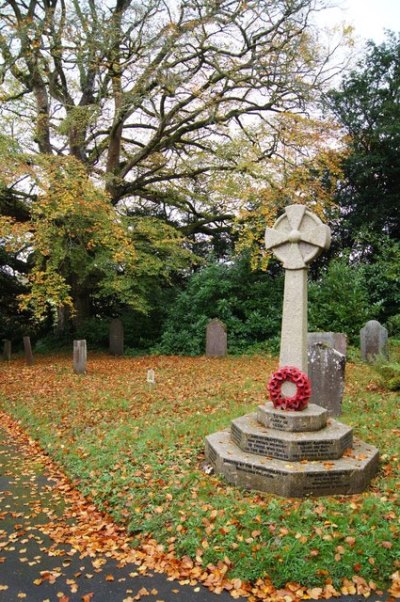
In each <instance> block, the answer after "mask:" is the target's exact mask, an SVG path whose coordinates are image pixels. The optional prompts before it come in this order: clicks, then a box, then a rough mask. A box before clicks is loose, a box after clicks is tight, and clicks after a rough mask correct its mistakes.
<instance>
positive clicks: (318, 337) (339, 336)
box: [307, 332, 347, 355]
mask: <svg viewBox="0 0 400 602" xmlns="http://www.w3.org/2000/svg"><path fill="white" fill-rule="evenodd" d="M307 340H308V348H310V347H311V346H312V345H315V344H316V343H324V344H325V345H328V346H329V347H333V349H336V351H339V353H341V354H342V355H346V354H347V336H346V335H345V334H344V333H343V332H309V333H308V337H307Z"/></svg>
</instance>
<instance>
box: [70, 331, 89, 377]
mask: <svg viewBox="0 0 400 602" xmlns="http://www.w3.org/2000/svg"><path fill="white" fill-rule="evenodd" d="M86 359H87V348H86V341H85V339H82V340H80V341H74V353H73V365H74V372H75V374H85V372H86Z"/></svg>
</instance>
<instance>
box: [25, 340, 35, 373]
mask: <svg viewBox="0 0 400 602" xmlns="http://www.w3.org/2000/svg"><path fill="white" fill-rule="evenodd" d="M23 342H24V351H25V360H26V363H27V364H28V366H31V365H32V364H33V353H32V345H31V339H30V337H23Z"/></svg>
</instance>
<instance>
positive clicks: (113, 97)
mask: <svg viewBox="0 0 400 602" xmlns="http://www.w3.org/2000/svg"><path fill="white" fill-rule="evenodd" d="M322 5H323V1H322V0H321V1H318V0H247V1H243V0H179V1H176V2H175V1H174V2H172V1H169V0H143V1H142V2H140V3H139V2H136V1H134V0H107V1H100V0H85V1H78V0H7V1H6V2H1V3H0V19H1V24H2V25H1V30H0V57H1V65H0V75H1V97H2V107H1V122H2V130H3V132H4V133H6V134H8V135H9V136H10V137H11V138H14V139H16V140H18V141H19V144H20V147H21V148H22V149H23V150H24V151H25V153H26V154H25V159H24V160H25V163H26V165H27V166H28V167H31V166H32V165H33V164H35V154H37V155H40V157H41V159H40V161H39V162H38V165H39V168H40V169H41V170H42V172H43V169H44V167H43V166H44V162H43V161H44V160H46V158H47V160H48V164H47V169H49V170H50V171H51V173H53V169H54V165H55V164H57V166H58V167H57V169H59V166H60V163H59V161H60V159H61V160H62V158H63V157H65V158H68V160H69V161H76V162H78V163H79V164H81V165H82V166H83V169H84V170H85V173H86V174H87V177H88V182H89V178H90V180H91V183H90V184H88V188H87V191H89V192H88V194H87V195H86V198H87V197H90V198H91V197H92V196H93V195H92V189H91V186H92V185H95V186H97V187H101V188H102V189H103V190H104V191H105V193H106V195H107V198H108V200H109V203H110V205H111V206H113V207H114V208H115V210H116V212H117V213H116V215H118V216H123V217H129V216H131V217H132V216H133V217H138V216H139V217H143V216H152V217H153V218H158V219H161V220H163V222H164V223H167V224H169V225H171V226H173V227H176V228H178V229H179V231H180V232H181V233H182V234H183V235H190V236H195V235H197V234H200V235H207V236H209V235H212V234H215V233H218V232H220V231H223V230H226V229H227V228H229V226H230V220H231V219H232V215H233V213H234V211H232V207H231V205H230V203H229V199H228V200H226V201H224V200H222V201H221V199H220V200H219V202H218V203H213V202H211V201H210V200H209V199H207V195H205V194H198V190H199V189H201V184H202V182H203V181H204V178H205V177H208V176H211V175H212V176H213V178H214V181H215V178H216V177H221V178H223V177H224V174H230V173H235V174H238V173H239V174H240V172H241V170H243V169H245V168H243V165H242V163H241V153H240V148H238V149H237V152H228V153H227V152H224V147H225V144H226V143H231V142H232V140H234V139H235V138H236V137H237V133H238V132H240V133H241V135H242V136H243V137H244V139H246V140H247V141H248V142H249V143H250V144H252V145H254V148H255V149H256V152H257V157H256V159H255V160H256V161H258V162H262V161H263V160H266V159H268V158H270V157H273V156H274V154H275V153H276V149H277V145H278V142H279V136H280V129H279V127H276V120H275V117H276V116H277V115H281V114H293V113H302V112H305V111H306V109H307V107H309V106H310V104H311V103H312V102H315V100H316V99H317V97H318V93H319V92H318V91H319V87H320V85H321V83H322V82H323V81H324V79H325V78H326V76H327V72H326V68H327V61H328V57H327V54H326V53H325V52H322V51H321V49H320V48H319V47H318V45H317V43H316V40H315V38H314V35H313V30H312V28H311V26H310V15H311V14H312V12H313V11H314V9H316V8H321V7H322ZM328 71H329V68H328ZM259 126H262V128H263V131H264V132H268V135H265V136H263V137H262V138H258V137H257V135H256V132H257V128H258V127H259ZM231 148H235V145H233V146H232V145H231ZM55 162H56V163H55ZM68 165H72V163H68ZM75 165H76V164H75ZM49 166H50V167H49ZM66 171H68V169H66V170H64V172H63V173H64V175H65V172H66ZM80 173H81V172H80ZM63 177H64V176H63ZM93 183H94V184H93ZM30 186H31V185H30V184H28V181H27V179H26V178H25V177H22V176H21V175H20V176H18V177H16V178H15V180H14V181H12V182H11V181H10V180H9V179H8V180H7V182H6V184H4V185H3V188H2V191H1V199H0V200H1V213H2V214H3V215H6V216H10V217H12V218H14V219H16V220H17V221H19V222H20V223H23V222H25V221H28V220H31V219H32V214H34V211H33V208H34V207H35V204H36V203H37V199H38V194H40V191H38V188H37V182H36V184H32V186H31V187H30ZM67 188H68V185H67ZM82 189H85V186H84V184H82ZM75 194H77V193H76V191H75ZM45 196H46V195H45ZM50 196H51V195H50ZM46 198H50V197H49V195H48V194H47V197H46ZM51 198H52V199H53V201H54V195H52V196H51ZM78 200H79V199H77V201H78ZM56 204H57V203H56ZM36 215H37V214H36ZM53 217H54V216H53ZM50 221H51V220H50ZM41 223H42V221H41V219H40V217H39V219H36V225H35V228H36V231H37V229H38V228H39V229H40V225H41ZM51 225H52V226H53V232H55V236H56V235H57V232H56V229H57V220H54V219H53V221H52V222H51ZM84 225H85V224H84ZM85 227H86V225H85ZM75 238H76V237H75ZM155 238H156V237H155V236H154V235H153V236H150V237H147V240H148V241H149V240H150V243H151V241H152V240H154V239H155ZM68 240H71V236H69V238H68ZM86 250H89V251H90V249H87V245H86ZM39 255H40V261H41V263H42V264H44V265H49V263H51V254H50V255H49V254H48V255H46V254H45V253H43V249H42V250H40V249H39ZM66 265H67V264H66V262H64V264H63V266H62V267H63V269H65V270H67V267H66ZM117 268H118V266H117V267H116V266H114V268H113V269H117ZM37 269H39V268H37ZM63 269H60V264H57V265H56V266H53V272H54V271H55V272H57V273H61V275H62V276H63V277H64V278H65V279H66V281H67V284H68V278H67V274H66V273H63ZM68 269H69V278H70V279H69V286H70V289H71V288H73V285H74V283H75V284H78V285H79V287H78V288H79V290H80V291H81V292H84V293H85V288H86V291H87V289H88V288H89V287H90V278H89V275H88V278H87V280H86V282H85V281H83V279H82V278H81V279H80V280H79V282H78V283H77V282H76V278H74V274H73V273H71V272H73V270H74V269H77V267H76V266H75V267H73V266H72V265H71V262H69V264H68ZM39 271H40V270H39ZM43 273H45V270H44V272H43ZM75 276H76V274H75ZM47 294H49V291H48V292H47Z"/></svg>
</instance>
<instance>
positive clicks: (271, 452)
mask: <svg viewBox="0 0 400 602" xmlns="http://www.w3.org/2000/svg"><path fill="white" fill-rule="evenodd" d="M297 413H299V412H297ZM286 414H288V412H286ZM231 438H232V440H233V442H234V443H235V444H236V445H237V446H238V447H240V449H241V450H242V451H247V452H250V453H253V454H258V455H263V456H268V457H271V458H276V459H279V460H292V461H300V460H336V459H337V458H340V457H341V456H342V455H343V453H344V451H345V450H346V449H348V448H351V446H352V442H353V430H352V428H351V427H350V426H347V425H346V424H342V423H341V422H338V421H337V420H334V419H330V420H329V421H328V423H327V426H326V427H325V428H323V429H320V430H319V431H312V432H310V431H305V432H292V431H282V430H277V429H272V428H266V427H265V426H263V425H261V424H260V423H259V421H258V420H257V414H256V413H252V414H246V415H245V416H240V417H239V418H235V419H234V420H232V423H231Z"/></svg>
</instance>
